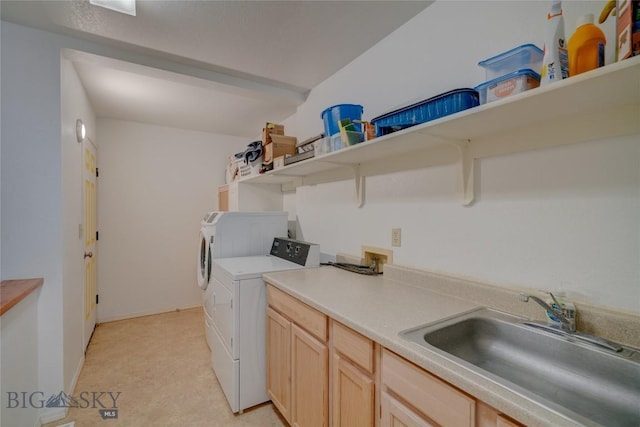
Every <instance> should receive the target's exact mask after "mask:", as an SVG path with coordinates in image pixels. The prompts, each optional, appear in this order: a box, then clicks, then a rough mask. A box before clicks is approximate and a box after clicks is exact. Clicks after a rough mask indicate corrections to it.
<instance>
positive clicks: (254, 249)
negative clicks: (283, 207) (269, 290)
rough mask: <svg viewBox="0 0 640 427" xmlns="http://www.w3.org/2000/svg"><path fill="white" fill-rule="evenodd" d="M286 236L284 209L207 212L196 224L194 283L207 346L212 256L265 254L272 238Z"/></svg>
mask: <svg viewBox="0 0 640 427" xmlns="http://www.w3.org/2000/svg"><path fill="white" fill-rule="evenodd" d="M286 236H287V213H286V212H217V211H213V212H208V213H207V214H206V215H205V216H204V218H203V219H202V222H201V224H200V236H199V238H198V241H199V250H198V273H197V276H198V286H199V287H200V289H202V303H203V306H204V321H205V336H206V338H207V344H208V345H209V348H211V337H212V336H213V329H212V328H213V326H212V323H213V320H212V317H211V312H210V311H208V308H207V307H210V306H212V305H211V304H208V303H207V302H208V301H210V300H211V299H212V298H213V287H211V286H209V283H210V282H211V269H212V262H213V260H214V259H216V258H222V257H227V258H228V257H241V256H250V255H266V254H268V253H269V251H270V249H271V245H272V243H273V239H274V238H276V237H286Z"/></svg>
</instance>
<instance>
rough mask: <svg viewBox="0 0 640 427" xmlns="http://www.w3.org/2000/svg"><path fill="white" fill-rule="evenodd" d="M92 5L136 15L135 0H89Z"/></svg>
mask: <svg viewBox="0 0 640 427" xmlns="http://www.w3.org/2000/svg"><path fill="white" fill-rule="evenodd" d="M89 3H91V4H92V5H94V6H100V7H104V8H105V9H111V10H115V11H116V12H121V13H126V14H127V15H133V16H136V0H89Z"/></svg>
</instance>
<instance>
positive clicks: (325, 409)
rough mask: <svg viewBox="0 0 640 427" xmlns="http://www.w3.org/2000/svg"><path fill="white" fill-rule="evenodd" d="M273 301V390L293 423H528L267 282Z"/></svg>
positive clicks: (485, 426) (382, 426)
mask: <svg viewBox="0 0 640 427" xmlns="http://www.w3.org/2000/svg"><path fill="white" fill-rule="evenodd" d="M267 303H268V307H267V319H266V330H267V331H266V332H267V339H266V341H267V359H266V360H267V389H268V390H267V391H268V393H269V396H270V397H271V400H272V401H273V404H274V405H275V407H276V408H278V410H279V411H280V413H281V414H282V416H283V417H284V419H285V420H286V421H287V422H288V423H289V424H290V425H292V426H295V427H309V426H311V427H315V426H319V427H324V426H328V425H331V426H332V427H360V426H362V427H370V426H371V427H373V426H376V427H435V426H455V427H465V426H467V427H524V426H523V425H522V424H519V423H518V422H517V421H515V420H513V419H511V418H509V417H508V416H506V415H505V414H502V413H500V412H499V411H497V410H496V409H495V408H493V407H491V406H489V405H487V404H486V403H484V402H481V401H479V400H476V399H475V398H474V397H472V396H469V395H467V394H466V393H464V392H463V391H461V390H458V389H457V388H456V387H454V386H452V385H451V384H449V383H447V382H445V381H443V380H441V379H440V378H438V377H436V376H434V375H432V374H431V373H429V372H427V371H425V370H424V369H422V368H420V367H418V366H416V365H415V364H413V363H411V362H410V361H408V360H406V359H404V358H403V357H401V356H399V355H397V354H395V353H393V352H391V351H390V350H387V349H385V348H381V346H380V345H379V344H376V343H375V342H374V341H373V340H371V339H370V338H367V337H366V336H364V335H362V334H360V333H358V332H356V331H354V330H353V329H351V328H349V327H347V326H345V325H343V324H341V323H339V322H337V321H335V320H333V319H329V318H328V317H327V316H326V315H325V314H323V313H321V312H319V311H318V310H316V309H314V308H312V307H310V306H308V305H307V304H304V303H303V302H301V301H300V300H298V299H296V298H295V297H293V296H291V295H289V294H287V293H285V292H283V291H281V290H279V289H277V288H275V287H274V286H272V285H269V284H267ZM329 405H331V406H329ZM329 409H330V413H329Z"/></svg>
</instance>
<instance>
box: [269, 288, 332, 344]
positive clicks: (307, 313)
mask: <svg viewBox="0 0 640 427" xmlns="http://www.w3.org/2000/svg"><path fill="white" fill-rule="evenodd" d="M267 304H268V305H270V306H271V307H273V308H274V309H276V310H277V311H279V312H280V313H282V314H283V315H285V316H286V317H288V318H289V319H291V320H292V321H293V322H295V323H297V324H298V325H300V326H302V327H303V328H304V329H306V330H307V331H309V332H310V333H311V334H312V335H315V336H316V337H317V338H319V339H321V340H322V341H323V342H326V341H327V316H325V315H324V314H322V313H320V312H319V311H318V310H316V309H314V308H311V307H309V306H308V305H307V304H305V303H303V302H300V301H298V300H297V299H295V298H294V297H292V296H291V295H289V294H287V293H285V292H282V291H281V290H280V289H277V288H275V287H273V286H272V285H269V284H267Z"/></svg>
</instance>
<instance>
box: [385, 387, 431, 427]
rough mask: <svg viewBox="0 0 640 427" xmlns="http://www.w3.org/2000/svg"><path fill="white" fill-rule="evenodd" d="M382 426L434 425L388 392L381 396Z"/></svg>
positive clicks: (412, 426) (424, 426)
mask: <svg viewBox="0 0 640 427" xmlns="http://www.w3.org/2000/svg"><path fill="white" fill-rule="evenodd" d="M380 402H381V405H382V411H381V417H382V419H381V422H380V426H381V427H434V425H433V424H429V423H428V422H427V421H426V420H424V419H423V418H421V417H420V416H419V415H417V414H416V413H415V412H413V411H412V410H411V409H409V408H407V407H406V406H405V405H403V404H402V403H400V402H399V401H398V400H397V399H395V398H394V397H393V396H391V395H390V394H388V393H386V392H384V391H383V392H382V396H381V398H380Z"/></svg>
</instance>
